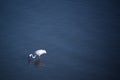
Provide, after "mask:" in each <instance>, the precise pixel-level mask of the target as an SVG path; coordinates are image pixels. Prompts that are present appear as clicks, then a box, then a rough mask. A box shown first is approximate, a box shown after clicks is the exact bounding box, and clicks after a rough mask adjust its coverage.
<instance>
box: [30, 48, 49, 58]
mask: <svg viewBox="0 0 120 80" xmlns="http://www.w3.org/2000/svg"><path fill="white" fill-rule="evenodd" d="M46 53H47V52H46V50H43V49H40V50H37V51H35V54H34V55H33V54H29V57H30V58H36V57H37V56H39V57H40V56H41V55H43V54H46Z"/></svg>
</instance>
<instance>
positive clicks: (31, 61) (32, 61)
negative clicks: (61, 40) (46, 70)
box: [28, 58, 45, 67]
mask: <svg viewBox="0 0 120 80" xmlns="http://www.w3.org/2000/svg"><path fill="white" fill-rule="evenodd" d="M28 63H29V64H33V65H35V66H37V67H43V66H45V64H44V63H43V62H42V61H41V60H40V59H32V58H28Z"/></svg>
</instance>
